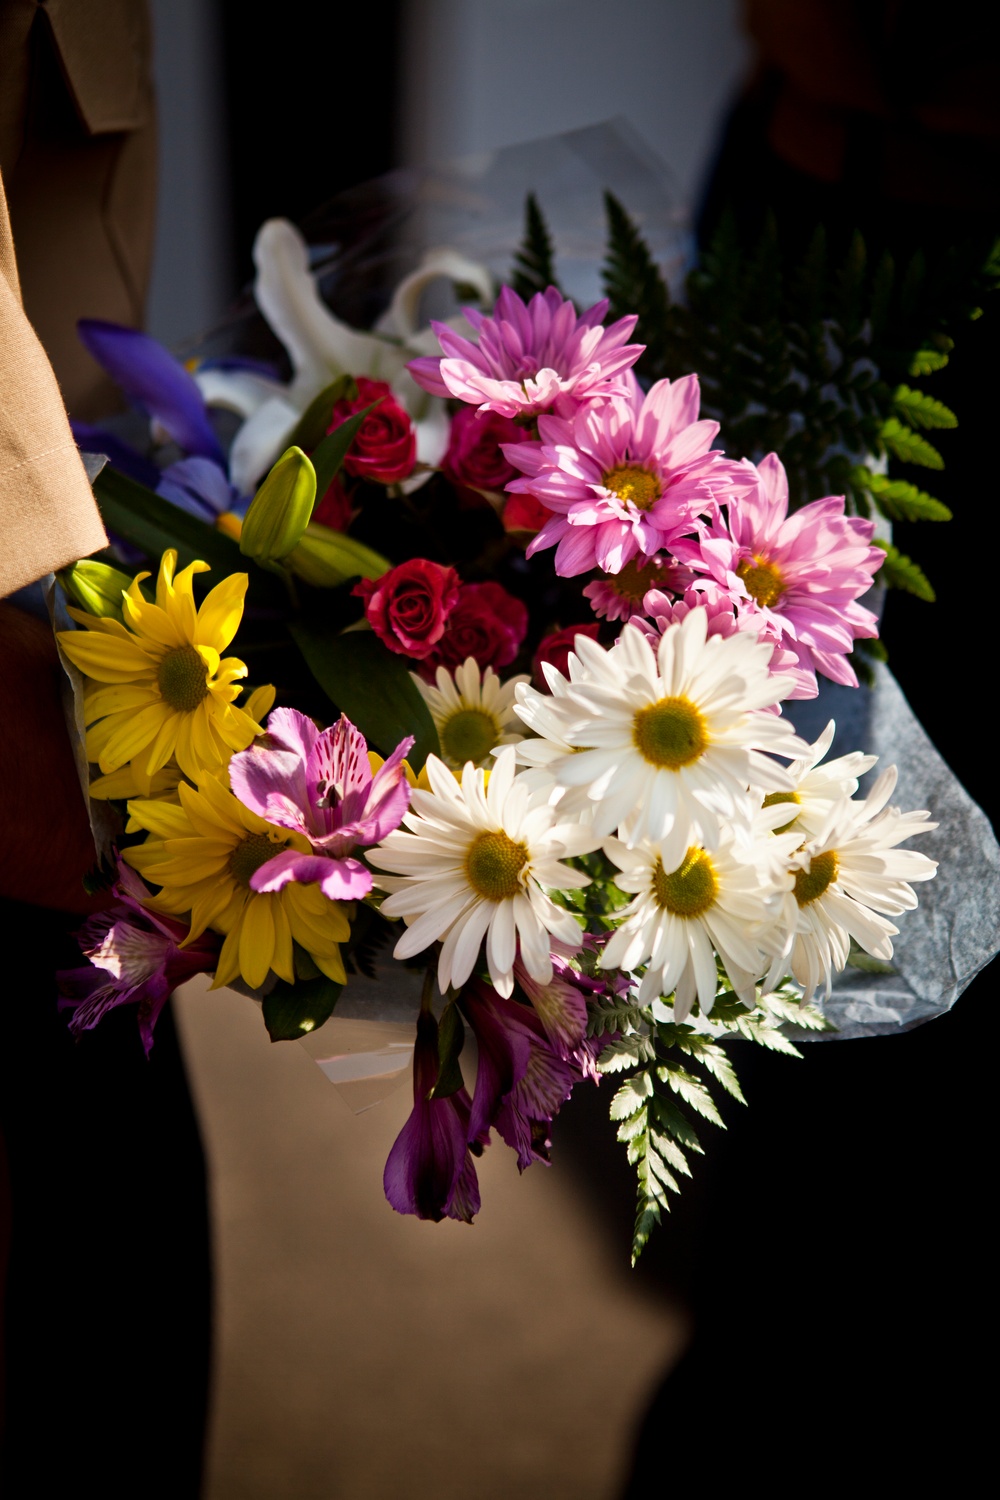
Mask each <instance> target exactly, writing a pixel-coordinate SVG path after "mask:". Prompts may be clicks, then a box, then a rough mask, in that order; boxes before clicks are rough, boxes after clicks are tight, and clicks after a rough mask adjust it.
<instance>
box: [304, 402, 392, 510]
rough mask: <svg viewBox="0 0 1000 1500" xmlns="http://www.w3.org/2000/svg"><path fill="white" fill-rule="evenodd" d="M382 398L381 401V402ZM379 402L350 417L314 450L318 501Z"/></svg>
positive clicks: (335, 475) (313, 460)
mask: <svg viewBox="0 0 1000 1500" xmlns="http://www.w3.org/2000/svg"><path fill="white" fill-rule="evenodd" d="M381 399H382V398H381V396H380V397H379V401H381ZM376 406H378V401H373V402H372V403H371V405H369V406H366V407H365V408H364V410H363V411H358V412H355V413H354V416H353V417H348V419H347V421H346V422H341V424H340V426H339V427H335V428H334V430H333V431H332V432H331V433H329V434H328V435H327V436H326V437H325V438H324V439H323V441H322V442H321V443H319V444H318V446H317V447H316V448H315V449H314V450H313V455H312V463H313V468H314V469H315V470H316V499H317V501H319V500H322V498H323V496H324V495H325V494H326V492H327V490H328V489H329V488H330V486H331V484H332V483H333V481H334V480H335V479H336V477H337V475H338V474H339V473H340V470H341V467H342V465H343V462H344V459H345V458H346V457H347V451H348V449H349V448H350V446H351V444H352V443H353V442H354V439H355V436H356V434H357V431H358V428H359V427H360V426H361V424H362V422H363V421H364V420H365V417H367V415H368V413H369V412H370V411H374V410H375V408H376Z"/></svg>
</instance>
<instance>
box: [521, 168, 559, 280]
mask: <svg viewBox="0 0 1000 1500" xmlns="http://www.w3.org/2000/svg"><path fill="white" fill-rule="evenodd" d="M510 284H511V287H512V288H513V290H514V291H515V292H516V293H517V295H518V296H519V297H520V298H521V299H522V300H523V301H525V302H527V301H529V299H530V298H532V297H533V296H534V295H535V293H536V292H544V291H545V289H546V287H549V286H554V287H558V282H557V281H556V273H555V258H554V253H553V249H552V236H551V235H550V234H549V228H548V225H547V224H546V222H545V219H544V217H543V215H542V210H541V209H540V208H539V206H538V199H537V198H536V197H535V195H534V193H529V194H528V196H527V198H526V199H525V203H524V239H523V240H522V241H521V244H520V247H519V249H518V251H517V253H516V254H515V256H514V269H513V271H512V273H511V278H510Z"/></svg>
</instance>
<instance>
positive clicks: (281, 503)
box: [240, 448, 316, 564]
mask: <svg viewBox="0 0 1000 1500" xmlns="http://www.w3.org/2000/svg"><path fill="white" fill-rule="evenodd" d="M315 500H316V471H315V469H314V468H313V466H312V464H311V462H310V461H309V459H308V458H307V457H306V455H305V454H304V453H303V452H302V449H301V448H288V449H286V451H285V452H284V453H283V454H282V455H281V457H280V458H279V459H278V462H277V463H276V464H275V465H274V467H273V469H272V470H271V472H270V474H268V476H267V478H266V479H265V480H264V483H263V484H262V485H261V487H260V489H259V490H258V491H257V493H256V495H255V496H254V497H253V499H252V500H251V502H250V508H249V509H248V511H247V513H246V515H245V517H244V519H243V529H242V531H241V533H240V551H241V552H242V553H243V555H244V556H245V557H252V558H253V560H254V562H257V563H264V564H266V563H274V562H281V561H282V560H283V559H284V558H286V557H287V556H288V554H289V553H290V552H291V551H292V549H293V548H294V547H295V545H296V543H297V542H298V540H299V538H300V537H301V535H302V533H303V531H305V529H306V526H307V525H308V522H309V517H310V516H311V515H312V512H313V505H314V503H315Z"/></svg>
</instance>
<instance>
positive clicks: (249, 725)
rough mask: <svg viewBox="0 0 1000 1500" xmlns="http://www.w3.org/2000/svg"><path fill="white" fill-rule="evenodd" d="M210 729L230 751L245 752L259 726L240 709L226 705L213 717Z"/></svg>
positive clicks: (255, 736)
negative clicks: (211, 728)
mask: <svg viewBox="0 0 1000 1500" xmlns="http://www.w3.org/2000/svg"><path fill="white" fill-rule="evenodd" d="M212 727H213V728H214V729H215V732H216V734H217V735H219V737H220V738H221V739H222V740H223V741H224V743H225V744H227V745H228V746H229V748H230V750H245V749H246V747H247V746H248V745H249V744H250V743H251V742H252V741H253V740H255V739H256V738H257V730H258V729H259V727H260V726H259V725H258V724H256V723H255V722H254V720H253V719H251V717H250V715H249V714H247V713H244V712H243V710H242V708H237V707H236V705H235V704H227V705H226V707H225V708H224V709H223V710H222V711H221V712H219V713H217V714H215V715H213V718H212Z"/></svg>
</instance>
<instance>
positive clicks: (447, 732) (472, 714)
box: [441, 708, 500, 766]
mask: <svg viewBox="0 0 1000 1500" xmlns="http://www.w3.org/2000/svg"><path fill="white" fill-rule="evenodd" d="M499 738H500V733H499V730H498V728H497V722H496V720H495V719H494V718H493V716H492V714H488V713H486V712H485V710H483V709H481V708H461V709H459V711H458V712H457V713H454V714H452V715H451V717H450V718H449V719H447V720H446V721H445V723H444V724H443V725H442V727H441V749H442V750H443V751H444V753H445V755H446V756H447V758H448V759H449V760H450V761H454V762H455V763H456V764H457V765H460V766H464V765H465V762H466V761H467V760H471V761H472V762H473V764H474V765H478V764H479V762H480V761H481V760H485V759H486V757H487V755H489V753H490V751H491V750H492V749H493V746H494V745H495V744H496V743H497V740H498V739H499Z"/></svg>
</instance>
